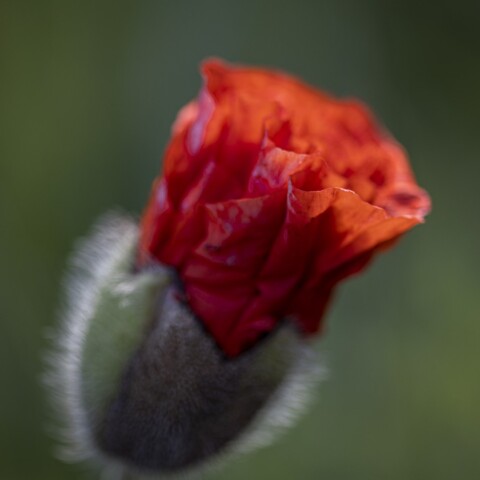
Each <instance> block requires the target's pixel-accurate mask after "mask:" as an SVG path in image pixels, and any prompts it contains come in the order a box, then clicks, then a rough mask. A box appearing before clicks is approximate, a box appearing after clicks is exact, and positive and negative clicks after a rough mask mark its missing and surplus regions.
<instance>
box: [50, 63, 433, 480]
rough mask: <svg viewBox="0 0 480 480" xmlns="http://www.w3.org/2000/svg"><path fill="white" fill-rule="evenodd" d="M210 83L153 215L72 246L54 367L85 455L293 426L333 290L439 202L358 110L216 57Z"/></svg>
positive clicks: (157, 467)
mask: <svg viewBox="0 0 480 480" xmlns="http://www.w3.org/2000/svg"><path fill="white" fill-rule="evenodd" d="M203 77H204V86H203V88H202V90H201V92H200V95H199V97H198V99H197V100H195V101H193V102H191V103H189V104H188V105H187V106H186V107H184V108H183V109H182V110H181V112H180V114H179V116H178V118H177V121H176V122H175V124H174V126H173V129H172V139H171V142H170V144H169V146H168V147H167V150H166V153H165V158H164V163H163V172H162V174H161V175H160V176H159V177H158V178H157V180H156V181H155V182H154V185H153V189H152V194H151V196H150V200H149V202H148V204H147V207H146V209H145V213H144V215H143V217H142V220H141V222H140V225H139V226H138V227H137V225H136V224H135V223H134V222H132V221H131V220H129V219H128V218H125V217H122V216H111V217H109V218H108V219H107V220H105V221H104V222H103V223H102V224H101V225H100V226H99V227H98V228H97V232H96V233H95V234H94V235H93V237H92V238H91V239H90V240H87V241H86V242H85V245H84V246H83V247H82V248H81V249H80V251H79V253H78V254H77V256H76V257H75V262H74V270H75V273H74V274H73V276H72V281H71V282H70V289H69V312H68V314H67V315H66V316H65V318H66V321H65V329H64V335H63V337H62V338H61V340H60V341H59V345H60V350H61V352H60V354H59V356H58V357H57V360H56V361H54V367H55V372H56V374H55V376H54V379H55V384H56V387H57V392H61V395H60V397H61V398H63V400H64V406H65V407H66V413H67V418H69V420H70V428H69V432H70V434H71V435H72V436H73V438H72V440H73V442H72V443H73V444H74V445H75V446H76V447H77V454H78V455H79V456H80V457H81V458H100V459H103V460H107V463H108V462H110V463H111V464H113V465H120V468H127V469H130V470H132V471H136V472H144V473H161V472H178V471H184V470H188V469H190V468H194V467H197V468H198V467H200V466H201V465H203V464H205V463H206V462H207V461H208V460H213V459H216V458H220V457H221V455H222V454H225V453H229V452H233V451H237V450H239V449H241V447H242V445H243V446H245V444H246V443H245V442H246V439H248V438H250V439H251V438H253V437H252V435H253V434H254V433H255V432H256V431H260V432H265V431H266V430H265V429H264V428H263V429H262V425H263V426H264V427H265V426H270V427H271V426H278V425H283V424H285V423H287V422H286V420H288V419H290V418H291V417H292V415H291V413H292V412H296V411H298V408H297V407H298V406H299V405H300V404H301V403H302V400H303V397H304V395H303V394H302V392H303V393H305V391H306V387H307V386H308V385H309V384H310V383H311V381H312V378H314V377H315V374H316V373H315V372H317V368H316V362H315V361H312V358H311V357H312V353H311V351H310V346H309V342H310V340H309V339H310V338H311V337H312V336H313V334H315V333H318V332H321V331H322V329H323V326H324V316H325V315H324V314H325V311H326V309H327V306H328V304H329V301H330V300H331V298H332V295H333V293H334V291H335V288H336V286H337V285H338V284H339V283H340V282H341V281H343V280H344V279H346V278H347V277H349V276H351V275H353V274H355V273H358V272H360V271H362V270H363V269H364V268H365V267H366V266H367V264H368V263H369V262H370V261H371V260H372V259H373V258H374V257H375V256H376V255H377V253H379V252H380V251H383V250H385V248H386V247H390V246H391V245H393V243H394V242H395V240H397V239H398V238H399V237H400V236H401V235H403V234H404V233H405V232H407V231H408V230H409V229H411V228H412V227H413V226H415V225H417V224H419V223H422V222H423V219H424V216H425V215H426V214H427V213H428V211H429V208H430V200H429V197H428V195H427V193H426V192H424V191H423V190H422V189H421V188H420V187H419V186H418V185H417V184H416V182H415V179H414V176H413V173H412V171H411V169H410V166H409V163H408V159H407V157H406V155H405V153H404V151H403V150H402V148H401V147H400V146H399V145H398V144H397V143H396V142H395V141H394V140H393V139H392V138H391V137H390V136H389V135H388V134H387V133H386V132H385V131H384V130H383V129H382V128H381V127H379V126H378V125H377V123H376V121H375V119H374V118H373V116H372V115H371V113H370V112H369V111H368V109H367V108H366V107H365V106H363V105H362V104H360V103H358V102H356V101H341V100H337V99H334V98H331V97H329V96H328V95H326V94H324V93H323V92H320V91H317V90H315V89H313V88H311V87H309V86H307V85H305V84H303V83H302V82H301V81H299V80H297V79H295V78H293V77H290V76H288V75H286V74H283V73H279V72H274V71H268V70H262V69H256V68H247V67H232V66H229V65H226V64H224V63H222V62H220V61H209V62H206V63H205V64H204V66H203ZM252 432H253V433H252ZM254 437H255V435H254ZM258 438H259V437H256V440H258ZM254 443H255V442H254Z"/></svg>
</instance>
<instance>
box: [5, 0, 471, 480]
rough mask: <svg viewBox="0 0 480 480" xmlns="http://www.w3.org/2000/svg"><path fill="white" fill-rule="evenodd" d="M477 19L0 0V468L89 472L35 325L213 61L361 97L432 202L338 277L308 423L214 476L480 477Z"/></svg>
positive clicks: (430, 9)
mask: <svg viewBox="0 0 480 480" xmlns="http://www.w3.org/2000/svg"><path fill="white" fill-rule="evenodd" d="M479 20H480V3H479V2H471V3H469V2H466V1H463V0H456V1H448V2H418V1H415V2H413V1H402V2H389V1H381V0H371V1H355V0H332V1H311V2H309V1H298V0H297V1H296V2H293V1H288V2H282V1H280V0H277V1H275V2H268V1H259V0H242V1H237V2H229V1H208V0H203V1H185V0H176V1H175V2H162V1H153V0H137V1H135V2H122V1H116V2H107V1H97V2H91V1H82V2H73V1H64V0H57V1H55V0H43V1H41V0H37V1H36V0H32V1H21V0H19V1H14V0H12V1H5V0H1V1H0V122H1V124H0V252H1V269H0V315H1V317H0V378H1V386H0V480H30V479H48V480H56V479H67V478H68V479H88V478H97V477H95V476H94V475H92V474H91V473H89V472H88V471H86V470H85V469H84V468H82V467H79V466H74V465H65V464H62V463H61V462H59V461H58V460H56V459H55V457H54V456H53V455H52V449H53V445H54V443H55V442H54V440H53V439H52V438H51V437H50V435H49V434H48V425H49V417H48V408H47V402H46V400H45V395H44V392H43V389H42V387H41V382H40V376H41V372H42V369H43V364H42V356H43V354H44V352H45V349H46V348H47V346H48V341H47V340H46V332H47V329H48V328H49V327H51V326H52V325H53V324H55V320H56V311H57V307H58V305H59V300H60V298H61V292H60V281H61V277H62V274H63V272H64V268H65V264H66V258H67V256H68V254H69V252H70V251H71V249H72V246H73V243H74V241H75V239H77V238H78V237H79V236H82V235H84V234H85V233H86V232H87V231H88V229H89V226H90V225H91V224H92V222H94V220H95V219H96V218H97V217H98V216H99V215H100V214H101V213H102V212H104V211H106V210H108V209H111V208H112V207H118V206H120V207H122V208H123V209H125V210H127V211H130V212H132V213H134V214H137V215H138V214H140V212H141V210H142V207H143V205H144V203H145V201H146V199H147V196H148V192H149V188H150V184H151V182H152V179H153V177H154V176H155V175H156V174H157V172H158V170H159V165H160V158H161V155H162V150H163V148H164V146H165V145H166V142H167V140H168V136H169V128H170V125H171V123H172V121H173V119H174V117H175V114H176V112H177V110H178V109H179V107H181V106H182V105H183V104H185V103H186V102H187V101H188V100H189V99H191V98H192V97H193V96H194V95H196V93H197V91H198V88H199V85H200V79H199V76H198V72H197V65H198V63H199V61H200V60H201V59H202V58H204V57H206V56H211V55H215V56H220V57H223V58H225V59H227V60H229V61H237V62H243V63H247V64H258V65H267V66H275V67H277V68H281V69H284V70H287V71H290V72H292V73H294V74H296V75H298V76H301V77H302V78H304V79H305V80H307V81H308V82H310V83H312V84H315V85H318V86H319V87H321V88H324V89H326V90H329V91H331V92H333V93H334V94H336V95H339V96H355V97H359V98H361V99H363V100H364V101H366V102H367V103H368V104H370V105H371V106H372V108H373V109H374V110H375V112H376V113H377V115H378V116H379V118H380V119H381V120H382V121H383V122H384V123H385V124H386V125H387V127H388V128H389V129H390V130H391V131H392V132H393V133H394V135H395V136H396V137H397V138H398V139H399V140H400V141H401V142H402V143H403V144H404V145H405V146H406V148H407V149H408V151H409V153H410V156H411V160H412V164H413V166H414V170H415V172H416V174H417V178H418V180H419V183H420V184H421V185H422V186H423V187H425V188H426V189H427V190H428V191H429V192H430V193H431V196H432V199H433V205H434V209H433V213H432V214H431V215H430V216H429V217H428V221H427V223H426V225H424V226H422V227H419V228H417V229H415V231H413V232H412V233H410V234H409V235H407V237H406V238H404V240H403V241H402V242H401V243H400V244H399V245H398V247H397V248H396V249H395V250H393V251H391V252H389V253H388V254H386V255H384V256H382V257H381V258H379V259H378V260H377V262H376V263H375V264H374V265H373V267H372V268H370V270H369V271H368V272H367V273H366V274H364V275H363V276H361V277H359V278H356V279H354V280H351V281H350V282H349V283H348V284H346V285H344V286H343V287H342V288H341V291H340V292H339V294H338V296H337V299H336V302H335V305H334V307H333V309H332V310H331V311H330V313H329V325H330V328H329V330H328V333H327V335H326V336H325V337H324V338H323V339H322V341H321V342H319V350H320V351H321V352H322V354H323V356H324V358H325V359H326V362H327V364H328V366H329V370H330V378H329V380H328V381H326V382H324V383H323V384H321V385H320V386H319V387H318V389H317V391H316V392H315V401H314V405H313V407H312V408H311V409H310V410H309V412H308V413H307V414H306V415H305V416H304V417H303V418H302V420H301V421H300V422H299V424H298V425H297V426H296V427H295V428H294V429H292V430H290V431H289V432H288V433H287V434H286V435H284V436H283V437H281V438H280V439H279V441H278V442H277V443H275V444H274V445H273V446H271V447H269V448H266V449H263V450H259V451H258V452H256V453H254V454H252V455H249V456H246V457H243V458H240V459H238V460H236V461H234V462H232V463H230V464H229V465H228V466H227V467H226V468H224V469H223V470H221V471H219V472H217V473H214V474H212V475H211V476H209V477H208V478H211V479H216V480H220V479H229V480H237V479H245V478H255V479H256V478H259V479H260V478H261V479H328V480H352V479H355V480H363V479H365V480H372V479H382V480H385V479H388V480H390V479H392V480H405V479H419V480H426V479H435V480H443V479H445V480H447V479H449V480H450V479H462V480H463V479H476V478H480V368H479V367H480V321H479V320H480V318H479V317H480V315H479V314H480V292H479V279H480V275H479V272H480V255H479V245H480V242H479V235H480V215H479V213H478V210H479V206H480V202H479V196H478V193H477V192H478V181H479V180H478V179H479V178H480V159H479V154H480V134H479V127H480V120H479V119H480V88H479V87H480V30H479V28H478V24H479Z"/></svg>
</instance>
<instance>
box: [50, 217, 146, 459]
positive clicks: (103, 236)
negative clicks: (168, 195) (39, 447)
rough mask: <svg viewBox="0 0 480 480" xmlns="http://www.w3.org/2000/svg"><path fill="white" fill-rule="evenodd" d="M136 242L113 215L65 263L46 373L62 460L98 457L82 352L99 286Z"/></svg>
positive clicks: (126, 222)
mask: <svg viewBox="0 0 480 480" xmlns="http://www.w3.org/2000/svg"><path fill="white" fill-rule="evenodd" d="M136 240H137V226H136V225H135V223H134V222H133V221H132V220H131V219H130V218H128V217H127V216H126V215H123V214H119V213H113V212H112V213H109V214H106V215H104V216H103V217H102V218H101V219H100V220H99V221H98V222H97V224H96V225H95V226H94V228H93V233H92V234H91V235H90V236H89V237H87V238H85V239H82V240H80V241H79V242H78V244H77V246H76V249H75V254H74V255H73V256H72V257H71V260H70V265H69V270H68V272H67V275H66V278H65V280H64V284H65V290H66V298H65V300H64V302H65V303H64V306H63V308H62V312H61V325H60V328H59V332H58V333H57V334H56V335H55V336H54V342H55V347H54V351H53V352H51V353H50V354H49V355H48V357H47V363H48V371H47V374H46V375H45V382H46V384H47V385H48V387H50V391H51V393H52V395H51V397H52V400H53V405H54V408H55V409H56V412H55V413H56V414H58V415H56V416H57V417H58V419H59V420H60V421H62V422H63V425H62V426H61V427H60V428H59V429H58V430H59V432H58V434H59V435H58V436H59V437H60V440H61V442H62V444H63V447H62V448H60V449H59V451H58V454H59V456H60V458H62V459H63V460H65V461H81V460H98V459H99V455H98V453H99V452H98V451H97V450H96V449H95V447H94V441H93V438H92V432H91V429H90V428H89V423H88V419H87V412H86V411H85V406H84V404H83V402H82V397H83V394H82V392H81V388H82V378H81V361H82V351H83V347H84V343H85V338H86V335H87V332H88V329H89V323H90V322H91V320H92V317H93V312H94V310H95V307H96V305H97V301H98V298H97V297H98V295H99V288H98V285H99V284H101V283H103V282H104V281H105V277H106V276H107V275H108V274H109V273H110V272H111V270H112V265H113V264H115V263H116V262H117V261H118V260H119V258H122V257H124V256H125V253H126V252H127V251H129V250H130V249H131V248H132V245H134V244H135V243H136Z"/></svg>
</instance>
